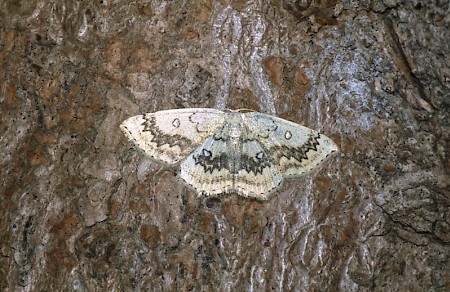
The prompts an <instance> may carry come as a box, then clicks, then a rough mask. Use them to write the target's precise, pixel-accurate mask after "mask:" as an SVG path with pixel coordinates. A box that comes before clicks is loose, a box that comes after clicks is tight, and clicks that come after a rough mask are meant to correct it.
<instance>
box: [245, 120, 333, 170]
mask: <svg viewBox="0 0 450 292" xmlns="http://www.w3.org/2000/svg"><path fill="white" fill-rule="evenodd" d="M245 116H246V121H247V123H248V124H249V125H250V127H251V128H252V129H251V131H253V132H254V133H256V135H257V136H258V137H259V138H258V141H259V142H260V143H261V144H262V145H263V146H264V147H265V148H266V151H267V153H268V155H270V159H271V161H272V162H273V163H274V164H275V165H276V166H277V168H278V169H279V170H280V172H281V173H282V174H283V176H284V177H290V176H298V175H301V174H302V173H305V172H307V171H309V170H311V169H313V168H314V167H316V166H317V165H319V164H320V163H321V162H322V161H323V160H324V159H325V158H326V157H327V156H329V155H330V154H331V153H333V152H335V151H337V150H338V147H337V145H336V144H335V143H334V142H333V141H332V140H331V139H330V138H328V137H327V136H325V135H323V134H320V133H319V132H317V131H314V130H312V129H310V128H307V127H304V126H301V125H298V124H296V123H293V122H290V121H287V120H284V119H281V118H277V117H273V116H269V115H266V114H262V113H257V112H254V113H247V114H245Z"/></svg>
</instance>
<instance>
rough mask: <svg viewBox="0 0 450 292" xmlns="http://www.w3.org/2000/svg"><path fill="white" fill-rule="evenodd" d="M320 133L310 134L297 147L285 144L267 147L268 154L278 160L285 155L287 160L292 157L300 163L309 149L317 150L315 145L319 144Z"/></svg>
mask: <svg viewBox="0 0 450 292" xmlns="http://www.w3.org/2000/svg"><path fill="white" fill-rule="evenodd" d="M319 139H320V134H319V133H317V135H316V136H310V137H309V138H308V140H306V142H305V143H303V144H302V145H299V146H297V147H289V146H286V145H277V146H272V147H270V148H269V149H268V152H269V153H270V156H271V157H272V158H273V159H274V160H275V161H280V159H281V158H282V157H285V158H286V159H288V160H291V159H292V158H294V159H295V160H297V161H298V163H302V161H303V160H307V159H308V152H309V151H311V150H312V151H317V146H319V141H318V140H319Z"/></svg>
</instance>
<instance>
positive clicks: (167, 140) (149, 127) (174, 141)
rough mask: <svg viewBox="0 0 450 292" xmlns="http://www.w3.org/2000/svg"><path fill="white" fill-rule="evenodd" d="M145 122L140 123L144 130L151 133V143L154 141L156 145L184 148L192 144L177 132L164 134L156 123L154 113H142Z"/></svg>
mask: <svg viewBox="0 0 450 292" xmlns="http://www.w3.org/2000/svg"><path fill="white" fill-rule="evenodd" d="M144 120H145V122H143V123H142V125H143V126H144V129H143V130H142V131H144V132H150V133H151V134H152V136H153V137H152V141H151V142H152V143H155V144H156V146H157V147H160V146H162V145H169V146H170V147H174V146H175V145H176V146H179V147H180V148H181V149H184V148H186V147H188V146H189V145H191V144H192V141H191V140H189V139H187V138H186V137H183V136H181V135H178V134H169V135H168V134H164V132H162V131H161V130H159V128H158V126H157V125H156V120H155V116H154V115H144Z"/></svg>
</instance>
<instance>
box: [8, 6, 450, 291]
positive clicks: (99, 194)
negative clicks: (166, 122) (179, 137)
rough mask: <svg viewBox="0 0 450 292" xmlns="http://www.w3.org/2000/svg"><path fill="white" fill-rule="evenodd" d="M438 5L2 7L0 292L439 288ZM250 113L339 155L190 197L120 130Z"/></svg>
mask: <svg viewBox="0 0 450 292" xmlns="http://www.w3.org/2000/svg"><path fill="white" fill-rule="evenodd" d="M449 15H450V11H449V2H448V1H420V0H414V1H406V0H405V1H402V0H383V1H370V0H365V1H349V0H342V1H340V0H326V1H318V0H308V1H282V0H272V1H270V2H269V1H248V2H247V1H226V0H223V1H208V0H199V1H158V0H155V1H144V0H142V1H110V0H106V1H63V0H61V1H13V0H6V1H4V0H3V1H0V63H1V66H0V174H1V176H0V222H1V224H0V253H1V254H0V255H1V256H0V291H19V290H26V291H50V290H51V291H75V290H77V291H96V290H98V291H107V290H113V289H114V290H119V291H120V290H127V291H129V290H131V289H135V290H147V289H150V290H153V291H163V290H167V291H174V290H183V291H272V290H273V291H293V290H307V291H327V290H328V291H331V290H333V291H334V290H336V289H340V290H345V291H352V290H353V291H356V290H358V291H365V290H367V291H372V290H374V291H382V290H383V291H385V290H391V291H399V290H408V291H430V290H442V291H443V290H446V289H450V280H449V279H450V268H449V267H450V156H449V151H450V144H449V141H450V123H449V121H450V68H449V64H450V48H449V46H450V32H449V29H448V28H449V27H450V18H449ZM182 107H214V108H218V109H223V108H225V107H227V108H250V109H254V110H258V111H262V112H266V113H269V114H275V115H278V116H280V117H282V118H286V119H289V120H292V121H294V122H297V123H300V124H303V125H305V126H308V127H310V128H313V129H316V130H319V131H321V132H323V133H325V134H326V135H327V136H330V137H332V138H333V139H334V140H335V141H336V143H338V145H339V146H340V148H341V152H340V153H339V154H338V155H336V156H334V157H332V158H331V159H329V160H327V163H326V164H324V165H322V166H321V167H319V168H318V169H317V170H316V171H313V172H311V173H309V174H307V175H305V176H303V177H301V178H299V179H295V180H290V181H289V182H288V183H287V184H285V185H284V187H283V189H282V190H281V191H280V192H279V193H278V194H276V195H274V196H273V197H272V198H271V199H270V200H269V201H266V202H258V201H254V200H249V199H245V198H242V197H238V196H236V195H226V196H221V197H218V198H210V199H206V198H197V197H196V196H195V195H194V194H193V193H192V192H191V191H190V190H189V189H187V188H186V187H185V186H184V185H183V184H182V183H180V181H179V179H178V178H177V176H176V172H175V171H174V170H172V169H167V168H165V167H164V166H163V165H161V164H159V163H157V162H154V161H152V160H150V159H148V158H146V157H144V156H143V155H142V154H141V152H140V151H136V150H135V149H134V148H132V145H131V143H130V142H129V141H127V140H126V138H125V137H124V135H123V134H122V133H121V132H120V130H119V124H120V123H121V122H122V121H123V120H124V119H126V118H128V117H130V116H132V115H136V114H139V113H145V112H153V111H157V110H162V109H171V108H182Z"/></svg>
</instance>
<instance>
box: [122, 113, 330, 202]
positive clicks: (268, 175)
mask: <svg viewBox="0 0 450 292" xmlns="http://www.w3.org/2000/svg"><path fill="white" fill-rule="evenodd" d="M120 128H121V129H122V131H123V132H124V133H125V135H126V136H127V137H128V138H129V139H130V140H131V141H133V142H134V144H135V145H137V146H138V147H139V148H140V149H142V150H143V151H144V152H145V154H147V155H148V156H150V157H151V158H153V159H155V160H157V161H161V162H164V163H166V164H169V165H172V166H177V167H179V173H180V177H181V178H182V179H183V180H184V181H185V182H186V183H187V184H188V185H189V186H190V187H191V188H192V189H194V190H195V191H196V192H197V194H198V195H199V196H201V195H203V196H216V195H219V194H222V193H232V192H234V193H237V194H239V195H242V196H245V197H251V198H255V199H259V200H266V199H268V198H269V196H270V195H271V194H272V193H274V192H275V190H276V189H277V188H278V187H279V186H280V185H281V184H282V182H283V180H284V179H285V178H289V177H294V176H298V175H301V174H302V173H305V172H307V171H309V170H311V169H313V168H314V167H316V166H317V165H319V164H320V162H322V161H323V160H324V159H325V158H326V157H327V156H329V155H330V154H331V153H333V152H335V151H338V147H337V145H336V144H335V143H334V142H333V141H332V140H331V139H330V138H328V137H327V136H325V135H323V134H320V133H319V132H317V131H314V130H312V129H309V128H306V127H303V126H301V125H298V124H296V123H293V122H290V121H287V120H284V119H281V118H278V117H274V116H271V115H267V114H263V113H259V112H255V111H250V110H242V109H241V110H224V111H220V110H216V109H211V108H186V109H173V110H163V111H158V112H155V113H146V114H143V115H137V116H134V117H131V118H129V119H127V120H125V121H124V122H123V123H122V124H121V125H120Z"/></svg>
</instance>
